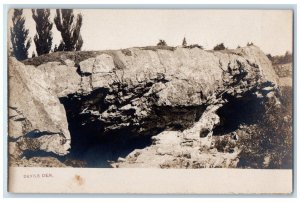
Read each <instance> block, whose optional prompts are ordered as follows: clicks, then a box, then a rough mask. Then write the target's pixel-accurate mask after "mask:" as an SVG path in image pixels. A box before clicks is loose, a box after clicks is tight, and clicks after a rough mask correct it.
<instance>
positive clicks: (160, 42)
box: [157, 39, 167, 46]
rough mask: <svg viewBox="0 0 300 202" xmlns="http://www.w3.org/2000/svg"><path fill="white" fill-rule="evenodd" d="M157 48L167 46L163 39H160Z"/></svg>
mask: <svg viewBox="0 0 300 202" xmlns="http://www.w3.org/2000/svg"><path fill="white" fill-rule="evenodd" d="M157 46H167V42H166V41H165V40H163V39H160V40H159V42H158V43H157Z"/></svg>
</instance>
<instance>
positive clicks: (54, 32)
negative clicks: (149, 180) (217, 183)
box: [7, 8, 294, 193]
mask: <svg viewBox="0 0 300 202" xmlns="http://www.w3.org/2000/svg"><path fill="white" fill-rule="evenodd" d="M7 25H8V26H7V49H8V50H7V54H8V56H7V57H8V59H7V60H8V62H7V64H8V67H7V70H8V105H7V107H8V142H7V144H8V146H7V147H8V157H7V159H8V167H9V170H10V175H9V179H8V181H9V183H10V182H13V184H14V183H17V181H18V178H17V177H16V176H14V172H15V171H14V170H17V169H18V168H19V169H21V168H22V169H23V168H24V169H37V168H39V169H45V168H47V169H48V171H50V173H49V172H47V173H40V172H32V171H30V172H29V171H28V170H27V171H28V172H27V171H26V170H24V172H25V173H23V174H22V176H23V177H22V182H24V180H25V181H26V178H30V180H32V179H34V178H35V179H38V180H40V178H43V177H46V178H47V177H50V178H51V177H53V175H54V174H53V173H51V169H53V170H55V169H57V168H59V169H60V170H59V171H60V172H62V174H61V175H64V174H63V173H64V172H63V171H62V169H68V168H78V169H88V168H97V169H96V170H95V169H90V171H89V170H88V171H87V172H89V173H90V175H92V174H91V173H92V172H96V171H97V170H102V169H104V170H105V171H106V170H109V172H112V173H114V172H116V173H117V172H118V171H117V170H122V169H124V170H126V171H128V172H131V173H132V172H133V173H134V172H139V169H142V170H143V171H144V170H146V171H147V169H149V170H152V171H153V170H154V172H180V171H181V170H190V172H200V173H201V172H202V171H203V172H207V170H208V172H210V170H213V171H214V172H216V173H223V172H227V170H228V171H230V172H231V171H233V172H240V171H241V172H243V171H245V170H248V171H251V172H252V171H253V172H258V171H259V172H260V171H261V172H265V171H267V172H269V171H276V172H280V171H284V172H285V171H288V172H289V173H291V172H292V169H293V144H294V142H293V61H294V59H293V43H294V42H293V34H294V31H293V10H287V9H285V10H284V9H277V10H275V9H274V10H272V9H259V10H258V9H257V10H255V9H251V10H250V9H71V8H70V9H65V8H64V9H53V8H51V9H50V8H32V9H29V8H23V9H22V8H11V9H9V12H8V15H7ZM160 170H161V171H160ZM165 170H166V171H165ZM16 172H17V171H16ZM97 172H98V171H97ZM99 172H100V171H99ZM16 175H17V174H16ZM112 175H114V174H112ZM278 176H279V175H278ZM10 177H11V178H10ZM148 177H151V175H149V176H148ZM224 177H226V176H224ZM24 178H25V179H24ZM73 178H74V183H75V184H76V183H77V184H78V185H82V186H83V184H84V183H85V182H86V181H87V179H86V178H84V177H82V175H79V174H76V175H75V176H74V177H73ZM266 179H267V178H266ZM268 179H269V178H268ZM283 179H284V178H283ZM270 182H271V181H270ZM275 184H276V183H275ZM287 184H289V188H288V190H291V189H290V187H291V186H292V180H291V177H289V178H288V180H287ZM11 186H13V185H11ZM20 186H21V185H20ZM260 186H261V185H260ZM274 186H275V185H274ZM16 189H17V190H20V189H18V188H16ZM25 189H26V188H25ZM83 192H89V191H88V190H84V191H83ZM187 192H189V191H187ZM221 192H222V191H221ZM221 192H220V193H221ZM255 192H259V190H258V191H255ZM262 192H263V191H262ZM278 192H279V193H280V191H278ZM283 192H284V193H290V192H291V191H283ZM193 193H194V191H193ZM222 193H223V192H222Z"/></svg>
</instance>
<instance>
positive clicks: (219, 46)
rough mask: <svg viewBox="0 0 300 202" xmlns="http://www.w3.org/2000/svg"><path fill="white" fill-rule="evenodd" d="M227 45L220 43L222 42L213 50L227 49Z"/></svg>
mask: <svg viewBox="0 0 300 202" xmlns="http://www.w3.org/2000/svg"><path fill="white" fill-rule="evenodd" d="M225 49H226V48H225V46H224V43H220V44H217V45H216V46H215V47H214V49H213V50H215V51H218V50H225Z"/></svg>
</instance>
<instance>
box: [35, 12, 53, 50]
mask: <svg viewBox="0 0 300 202" xmlns="http://www.w3.org/2000/svg"><path fill="white" fill-rule="evenodd" d="M31 11H32V18H33V19H34V21H35V24H36V26H35V27H36V32H37V33H36V34H35V36H34V43H35V47H36V52H37V54H38V55H43V54H47V53H49V52H50V51H51V46H52V39H53V37H52V31H51V30H52V26H53V23H52V22H50V20H49V17H50V9H32V10H31Z"/></svg>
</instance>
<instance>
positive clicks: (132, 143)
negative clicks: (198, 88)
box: [60, 88, 206, 167]
mask: <svg viewBox="0 0 300 202" xmlns="http://www.w3.org/2000/svg"><path fill="white" fill-rule="evenodd" d="M109 93H112V92H109V90H108V89H105V88H101V89H97V90H94V91H93V92H92V93H91V94H88V95H82V94H72V95H68V96H67V97H63V98H60V102H61V103H62V104H63V105H64V107H65V110H66V115H67V121H68V127H69V131H70V134H71V149H70V153H69V154H68V155H66V156H64V157H63V159H62V161H63V162H71V165H72V166H73V167H76V166H78V165H79V166H80V167H111V165H110V162H114V161H117V160H118V158H119V157H123V158H125V157H126V156H127V155H128V154H129V153H131V152H132V151H133V150H135V149H143V148H145V147H147V146H150V145H151V144H152V137H153V136H155V135H157V134H159V133H160V132H162V131H164V130H184V129H186V128H188V127H190V126H191V125H192V124H193V123H194V122H195V121H197V120H199V118H200V117H201V115H202V113H203V112H204V111H205V108H206V106H188V107H187V106H185V107H184V106H177V107H166V106H152V110H151V112H150V115H149V116H147V117H146V118H144V119H141V120H139V122H138V123H132V120H131V119H132V118H133V117H131V116H132V114H129V115H128V114H126V113H127V112H124V114H123V115H125V116H126V120H125V119H124V120H123V119H120V120H119V119H118V117H114V121H113V120H112V121H113V122H114V123H107V122H105V121H103V120H101V119H100V118H99V116H100V114H101V113H102V112H104V111H106V110H107V109H108V108H109V105H110V103H107V102H106V100H105V97H106V96H107V95H108V94H109ZM127 119H128V120H129V122H128V123H130V124H128V126H125V127H123V126H122V127H120V128H114V129H110V126H111V125H109V124H114V125H116V124H123V122H120V121H122V120H123V121H128V120H127ZM108 129H109V130H108ZM72 162H75V163H74V164H73V163H72ZM76 162H79V163H76Z"/></svg>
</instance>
